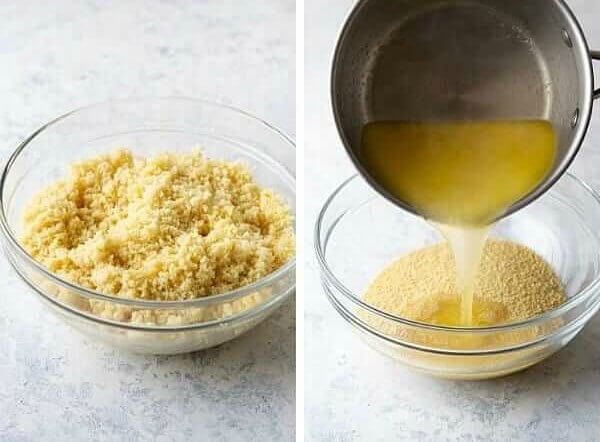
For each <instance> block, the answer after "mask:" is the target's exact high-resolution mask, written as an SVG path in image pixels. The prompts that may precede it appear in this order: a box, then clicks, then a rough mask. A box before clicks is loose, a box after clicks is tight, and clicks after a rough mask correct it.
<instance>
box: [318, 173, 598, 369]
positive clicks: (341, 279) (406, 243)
mask: <svg viewBox="0 0 600 442" xmlns="http://www.w3.org/2000/svg"><path fill="white" fill-rule="evenodd" d="M598 226H600V200H599V196H598V195H597V194H596V193H595V192H594V191H593V190H591V189H590V188H589V187H588V186H587V185H586V184H585V183H583V182H582V181H581V180H579V179H578V178H576V177H575V176H573V175H569V174H566V175H564V176H563V177H562V178H561V180H560V181H558V182H557V183H556V185H554V187H553V188H552V189H551V190H550V191H549V192H548V193H546V194H545V195H544V196H542V197H541V198H540V199H538V200H536V201H535V202H533V203H532V204H530V205H528V206H527V207H525V208H524V209H522V210H520V211H518V212H516V213H515V214H513V215H511V216H509V217H507V218H505V219H503V220H501V221H500V222H499V223H498V224H497V225H496V226H495V227H494V229H493V230H492V234H491V236H492V237H493V238H500V239H508V240H512V241H515V242H517V243H520V244H524V245H526V246H528V247H530V248H531V249H533V250H535V251H536V252H537V253H538V254H539V255H541V256H542V257H543V258H545V259H546V261H547V262H548V263H550V265H551V266H552V267H553V268H554V270H555V271H556V273H557V274H558V275H559V276H560V278H561V280H562V281H563V284H564V286H565V290H566V293H567V296H568V300H567V301H566V302H565V303H564V304H563V305H561V306H560V307H559V308H557V309H555V310H552V311H549V312H546V313H545V314H543V315H541V316H538V317H535V318H532V319H529V320H526V321H521V322H512V323H508V324H503V325H498V326H493V327H486V328H459V327H444V326H434V325H431V324H425V323H420V322H416V321H411V320H408V319H405V318H401V317H398V316H394V315H392V314H388V313H386V312H384V311H381V310H379V309H377V308H375V307H374V306H372V305H369V304H368V303H366V302H364V301H363V299H362V297H363V294H364V293H365V291H366V289H367V287H368V285H369V283H370V282H371V281H372V280H373V278H374V277H375V276H376V275H377V274H378V273H379V271H381V270H382V269H383V268H384V267H385V266H387V265H388V264H390V263H391V262H392V261H394V260H395V259H397V258H399V257H400V256H402V255H405V254H407V253H409V252H411V251H413V250H415V249H419V248H421V247H424V246H427V245H431V244H433V243H436V242H440V241H441V240H442V239H441V236H440V235H439V234H438V233H437V232H436V230H434V229H433V228H432V227H431V226H430V225H429V224H428V223H427V222H425V221H424V220H423V219H421V218H419V217H416V216H414V215H412V214H409V213H408V212H406V211H403V210H401V209H399V208H397V207H396V206H394V205H392V204H391V203H389V202H388V201H387V200H385V199H384V198H381V197H380V196H378V195H377V194H376V193H375V191H373V190H372V189H371V188H370V187H369V186H368V184H366V183H365V181H364V180H363V179H361V178H359V177H358V176H354V177H351V178H350V179H348V180H347V181H346V182H344V183H343V184H342V185H341V186H340V187H339V188H338V189H337V190H336V191H335V192H334V193H333V194H332V195H331V197H329V199H328V200H327V202H326V203H325V205H324V207H323V209H322V210H321V213H320V215H319V217H318V220H317V223H316V229H315V248H316V255H317V260H318V264H319V267H320V271H321V281H322V285H323V288H324V290H325V293H326V294H327V296H328V298H329V300H330V301H331V303H332V305H333V306H334V307H335V310H336V311H337V312H338V313H339V314H340V315H341V316H342V317H343V318H344V319H345V320H346V321H347V322H348V323H349V324H350V325H351V326H352V328H353V330H355V331H356V332H358V334H359V335H360V336H361V337H362V338H364V339H365V340H366V342H367V343H368V344H369V345H371V346H372V347H374V348H376V349H377V350H379V351H381V352H383V353H385V354H386V355H388V356H391V357H392V358H394V359H396V360H398V361H400V362H402V363H404V364H406V365H408V366H409V367H412V368H414V369H416V370H419V371H422V372H425V373H428V374H431V375H434V376H440V377H445V378H452V379H486V378H493V377H498V376H503V375H507V374H509V373H512V372H516V371H518V370H522V369H525V368H527V367H529V366H531V365H533V364H535V363H537V362H540V361H541V360H543V359H545V358H547V357H548V356H550V355H551V354H553V353H554V352H556V351H557V350H559V349H560V348H562V347H563V346H565V345H566V344H567V343H568V342H569V341H570V340H571V339H573V337H574V336H575V335H576V334H577V333H578V332H579V331H580V330H581V329H582V327H583V326H584V324H585V323H586V322H587V321H588V320H589V319H590V317H591V316H592V315H593V314H594V313H595V312H596V311H597V310H598V307H599V302H600V296H599V294H600V278H599V276H600V255H599V251H600V235H599V232H600V230H599V229H598Z"/></svg>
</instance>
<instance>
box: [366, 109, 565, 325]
mask: <svg viewBox="0 0 600 442" xmlns="http://www.w3.org/2000/svg"><path fill="white" fill-rule="evenodd" d="M361 148H362V151H361V154H362V156H363V163H364V165H365V167H366V169H367V172H368V173H369V174H370V175H371V177H372V178H373V179H375V180H376V181H377V182H378V183H379V184H380V185H381V186H383V187H384V188H385V189H386V190H387V191H388V192H389V193H390V194H392V195H393V196H395V197H397V198H398V199H400V200H401V201H403V202H405V203H408V204H409V205H410V206H412V207H413V208H415V209H416V211H417V212H419V213H420V214H421V215H423V216H424V217H425V218H427V219H428V220H430V221H431V222H432V223H433V224H434V225H435V226H436V227H437V228H438V230H440V232H441V233H442V234H443V235H444V236H445V237H446V239H447V240H448V242H449V244H450V246H451V248H452V251H453V253H454V257H455V263H456V270H457V286H458V290H459V294H460V299H459V301H457V303H451V302H450V303H449V304H448V305H445V304H443V305H442V304H440V306H441V307H440V308H439V309H438V310H436V313H435V314H434V315H433V316H432V317H431V318H429V320H430V322H432V323H436V324H443V325H451V326H457V325H462V326H477V325H489V324H488V323H485V321H482V320H481V318H484V317H495V316H497V315H491V316H490V315H488V316H486V315H485V314H484V313H483V310H484V309H485V308H486V307H485V306H483V307H482V306H481V305H480V304H477V303H475V304H474V293H473V292H474V285H475V278H476V276H477V271H478V268H479V264H480V261H481V255H482V252H483V248H484V246H485V241H486V238H487V235H488V232H489V230H490V227H491V224H492V223H493V222H494V220H496V219H497V218H498V217H500V216H501V215H502V214H503V213H505V212H506V210H507V209H508V208H509V207H510V206H511V205H513V204H514V203H516V202H517V201H519V200H520V199H521V198H523V197H524V196H526V195H527V194H528V193H529V192H531V191H532V190H534V189H535V188H536V186H537V185H539V184H540V183H541V182H542V180H543V179H544V177H545V176H546V175H547V174H548V172H549V171H550V169H551V167H552V165H553V163H554V160H555V156H556V135H555V132H554V130H553V128H552V126H551V124H550V123H548V122H546V121H539V120H526V121H482V122H480V121H473V122H456V123H436V122H388V121H384V122H374V123H369V124H367V125H366V126H365V127H364V128H363V133H362V146H361ZM474 306H475V307H474ZM487 307H490V306H487ZM496 310H497V309H496ZM488 313H489V312H488Z"/></svg>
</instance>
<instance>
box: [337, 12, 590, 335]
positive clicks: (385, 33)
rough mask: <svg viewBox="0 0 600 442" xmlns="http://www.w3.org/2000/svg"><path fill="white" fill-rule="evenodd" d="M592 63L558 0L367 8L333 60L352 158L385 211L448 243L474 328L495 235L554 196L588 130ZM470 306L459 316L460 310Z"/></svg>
mask: <svg viewBox="0 0 600 442" xmlns="http://www.w3.org/2000/svg"><path fill="white" fill-rule="evenodd" d="M597 55H598V54H597V53H595V52H592V55H591V56H590V51H589V50H588V46H587V44H586V41H585V38H584V36H583V34H582V32H581V28H580V26H579V25H578V23H577V21H576V20H575V17H574V16H573V14H572V13H571V11H570V10H569V9H568V6H567V5H566V4H565V2H564V1H562V0H550V1H548V0H531V1H528V2H522V1H517V0H474V1H468V2H462V1H456V2H439V1H435V0H407V1H403V2H389V1H387V0H360V1H359V2H358V3H357V4H356V6H355V8H354V9H353V11H352V12H351V13H350V15H349V17H348V19H347V20H346V23H345V25H344V28H343V29H342V32H341V35H340V37H339V39H338V44H337V47H336V50H335V54H334V59H333V66H332V77H331V95H332V104H333V112H334V117H335V121H336V125H337V128H338V131H339V133H340V136H341V139H342V141H343V143H344V146H345V148H346V150H347V152H348V153H349V155H350V157H351V159H352V161H353V162H354V164H355V165H356V166H357V169H358V170H359V172H360V173H361V174H362V175H363V176H364V177H365V178H366V179H367V181H368V182H369V184H371V186H372V187H373V188H374V189H375V190H377V191H378V192H379V193H380V194H382V195H383V196H385V197H386V198H387V199H389V200H390V201H392V202H393V203H395V204H396V205H398V206H399V207H401V208H403V209H405V210H408V211H410V212H412V213H415V214H417V215H421V216H423V217H425V218H426V219H428V220H429V221H431V222H433V223H435V224H436V226H437V227H438V228H439V229H440V230H441V231H442V232H443V234H444V235H445V236H446V238H447V239H448V240H449V241H450V243H451V245H452V247H453V249H454V253H455V258H456V259H455V260H456V262H457V267H458V271H459V273H460V275H461V276H460V277H459V278H458V283H457V285H458V286H459V287H458V290H459V291H460V292H461V293H462V301H461V302H460V303H457V305H455V306H452V307H451V308H452V309H455V310H456V311H452V312H445V317H453V316H456V317H457V318H458V319H457V321H456V324H452V325H467V326H469V325H477V324H472V323H471V312H472V310H473V308H472V291H473V287H472V286H473V280H474V275H475V274H476V267H477V265H478V264H477V263H478V261H479V258H480V255H481V250H482V247H483V245H484V243H485V238H486V236H487V230H488V229H487V228H486V226H489V225H490V224H492V223H493V222H495V221H497V220H498V219H500V218H502V217H504V216H506V215H508V214H510V213H513V212H514V211H516V210H518V209H520V208H522V207H524V206H526V205H527V204H529V203H530V202H532V201H533V200H535V199H536V198H538V197H539V196H540V195H542V194H543V193H544V192H546V191H547V190H548V189H549V188H550V187H551V186H552V185H553V184H554V183H555V182H556V181H557V180H558V179H559V178H560V176H561V175H562V174H563V173H564V172H565V171H566V169H567V167H568V166H569V164H570V163H571V161H572V160H573V158H574V157H575V155H576V154H577V152H578V150H579V147H580V146H581V143H582V141H583V138H584V135H585V133H586V131H587V128H588V124H589V120H590V115H591V107H592V102H593V98H597V97H598V96H599V95H600V93H599V92H598V91H594V88H593V72H592V68H591V63H590V58H597ZM459 304H462V305H459Z"/></svg>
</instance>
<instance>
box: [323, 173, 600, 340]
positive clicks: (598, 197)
mask: <svg viewBox="0 0 600 442" xmlns="http://www.w3.org/2000/svg"><path fill="white" fill-rule="evenodd" d="M563 177H564V178H568V179H571V180H574V181H575V182H576V183H577V185H579V186H580V187H581V188H582V189H583V191H585V192H587V193H588V194H589V195H591V196H592V197H593V199H594V200H595V201H596V203H597V205H598V206H599V207H600V194H598V193H597V192H596V191H595V190H594V189H593V188H591V187H590V186H589V185H588V184H587V183H585V182H584V181H583V180H581V179H580V178H578V177H577V176H575V175H573V174H571V173H569V172H567V173H565V174H564V176H563ZM358 178H360V176H359V175H358V174H354V175H352V176H350V177H349V178H347V179H346V180H344V181H343V182H342V184H340V185H339V186H338V187H337V188H336V189H335V190H334V191H333V193H332V194H331V195H330V196H329V197H328V198H327V200H326V201H325V203H324V204H323V207H322V208H321V210H320V212H319V215H318V217H317V220H316V222H315V228H314V248H315V254H316V256H317V262H318V264H319V267H320V269H321V272H322V273H323V275H324V276H325V278H326V279H327V281H328V282H329V283H331V284H332V285H333V286H334V287H335V288H336V289H337V290H338V291H340V292H341V293H342V294H343V295H344V296H345V297H346V298H348V299H349V300H350V301H351V302H353V303H354V304H356V305H357V306H359V307H361V308H364V309H365V310H367V311H369V312H370V313H373V314H375V315H377V316H380V317H383V318H385V319H388V320H391V321H395V322H398V323H401V324H404V325H408V326H411V327H415V328H421V329H428V330H437V331H445V332H469V333H485V332H490V331H507V330H509V329H517V328H522V327H529V326H532V325H537V324H538V323H541V322H544V321H546V320H548V319H552V318H555V317H557V316H560V315H562V314H563V313H564V312H566V311H567V310H569V309H571V308H572V307H574V306H576V305H578V304H579V303H580V302H582V301H583V300H585V299H586V298H587V297H588V296H589V295H592V294H593V293H594V290H597V289H598V288H600V275H599V276H597V277H596V278H595V279H594V280H593V281H591V282H590V283H589V284H588V285H587V286H586V287H584V288H583V289H581V290H580V291H579V292H577V293H576V294H575V295H574V296H572V297H571V298H569V299H568V300H567V301H566V302H565V303H564V304H562V305H560V306H559V307H557V308H555V309H553V310H549V311H547V312H545V313H543V314H541V315H538V316H534V317H533V318H529V319H525V320H522V321H513V322H508V323H505V324H501V325H494V326H487V327H450V326H444V325H434V324H429V323H426V322H420V321H414V320H411V319H407V318H403V317H401V316H396V315H393V314H391V313H387V312H385V311H383V310H380V309H378V308H376V307H374V306H372V305H371V304H368V303H366V302H364V301H363V300H362V299H361V298H360V297H359V296H357V295H356V294H355V293H354V292H353V291H352V290H350V289H348V288H347V287H346V286H345V285H344V284H343V283H342V281H341V280H340V279H338V277H337V276H336V275H335V274H334V272H333V271H332V270H331V269H330V267H329V265H328V264H327V259H326V258H325V253H324V249H325V248H326V247H327V242H328V241H329V236H330V235H331V232H332V229H333V228H334V227H335V226H336V224H337V223H338V222H339V220H340V219H341V217H342V216H343V215H344V214H345V213H346V211H344V213H343V214H342V215H340V216H339V217H338V218H337V219H336V220H334V221H333V223H332V224H331V227H329V230H328V231H327V232H326V236H325V237H324V240H323V243H321V232H322V223H323V219H324V217H325V214H326V213H327V210H328V209H329V206H330V205H331V203H332V202H333V200H334V199H335V197H336V196H337V195H338V193H340V192H341V191H342V190H343V189H344V188H345V187H346V186H347V185H348V184H349V183H350V182H352V181H353V180H355V179H358ZM374 196H375V197H377V195H374ZM414 216H416V215H414ZM332 296H335V295H332ZM346 310H347V309H346Z"/></svg>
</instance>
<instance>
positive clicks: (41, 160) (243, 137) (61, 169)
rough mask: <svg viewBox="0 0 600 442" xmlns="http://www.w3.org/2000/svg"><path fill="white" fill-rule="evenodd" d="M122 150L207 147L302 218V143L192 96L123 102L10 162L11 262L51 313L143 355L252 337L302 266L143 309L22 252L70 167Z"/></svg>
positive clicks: (44, 135)
mask: <svg viewBox="0 0 600 442" xmlns="http://www.w3.org/2000/svg"><path fill="white" fill-rule="evenodd" d="M118 147H127V148H129V149H130V150H131V151H132V152H133V153H134V155H138V156H151V155H153V154H158V153H162V152H167V151H169V152H186V151H188V152H189V151H190V150H191V149H193V148H195V147H201V148H202V149H203V150H204V151H205V152H206V154H207V155H208V156H209V157H211V158H219V159H226V160H231V161H241V162H243V163H244V164H246V165H247V166H248V167H249V169H250V171H251V172H252V174H253V176H254V177H255V179H256V180H257V181H258V182H259V184H261V185H262V186H264V187H268V188H271V189H274V190H275V191H276V192H277V193H278V194H279V195H280V196H281V197H282V198H283V200H284V201H285V202H286V203H287V204H288V205H289V206H290V207H291V209H292V211H293V212H294V210H295V178H294V176H295V149H294V144H293V142H292V141H291V140H290V139H289V138H288V137H286V136H285V135H284V134H282V133H281V132H279V131H278V130H277V129H275V128H273V127H272V126H270V125H268V124H267V123H265V122H263V121H261V120H259V119H257V118H255V117H253V116H251V115H249V114H247V113H245V112H242V111H239V110H237V109H233V108H231V107H227V106H222V105H219V104H215V103H210V102H205V101H200V100H191V99H183V98H181V99H180V98H175V99H172V98H169V99H139V100H122V101H112V102H107V103H103V104H98V105H94V106H90V107H86V108H83V109H80V110H76V111H74V112H71V113H69V114H67V115H64V116H62V117H59V118H57V119H56V120H54V121H52V122H50V123H48V124H47V125H45V126H43V127H42V128H40V129H39V130H37V131H36V132H35V133H34V134H32V135H31V136H30V137H29V138H28V139H27V140H25V141H24V142H23V143H22V144H21V145H20V146H19V147H18V148H17V150H16V151H15V153H14V154H13V155H12V156H11V157H10V158H9V160H8V162H7V164H6V166H5V168H4V171H3V173H2V177H1V179H0V197H1V198H2V204H1V207H0V225H1V228H2V245H3V248H4V251H5V254H6V256H7V258H8V261H9V262H10V264H11V265H12V266H13V268H14V270H15V271H16V272H17V273H18V275H19V276H20V277H21V279H22V280H23V281H24V282H25V283H26V285H27V286H28V287H29V288H31V290H32V291H33V292H34V293H37V294H38V295H39V297H40V299H41V300H43V301H44V303H45V304H46V305H48V306H49V307H51V309H52V311H54V312H55V313H56V314H58V315H60V316H61V317H62V318H64V319H65V321H67V322H68V323H69V324H71V325H72V326H73V327H75V328H76V329H78V330H80V331H82V332H83V333H85V334H87V335H89V336H91V337H94V338H99V339H102V340H104V341H106V342H109V343H111V344H114V345H117V346H120V347H124V348H126V349H129V350H131V351H134V352H138V353H151V354H174V353H184V352H189V351H195V350H200V349H204V348H208V347H212V346H214V345H218V344H220V343H223V342H225V341H228V340H230V339H232V338H235V337H236V336H239V335H240V334H242V333H244V332H246V331H248V330H249V329H251V328H252V327H254V326H255V325H257V324H258V323H259V322H261V321H262V320H263V319H265V318H266V317H267V316H269V314H270V313H272V312H273V311H274V310H275V309H276V308H277V307H278V306H279V305H280V304H281V303H282V302H283V301H284V300H285V299H286V298H287V297H288V296H289V295H290V294H291V293H292V291H293V290H294V286H295V279H294V273H295V260H294V259H292V260H290V261H289V262H288V263H286V264H285V265H284V266H283V267H281V268H279V269H278V270H276V271H275V272H273V273H271V274H270V275H268V276H266V277H265V278H263V279H261V280H259V281H257V282H256V283H254V284H252V285H249V286H246V287H242V288H240V289H238V290H234V291H232V292H229V293H223V294H219V295H215V296H211V297H207V298H202V299H197V300H190V301H180V302H178V301H169V302H158V301H142V300H134V299H122V298H117V297H114V296H110V295H106V294H103V293H98V292H95V291H93V290H89V289H86V288H84V287H80V286H77V285H74V284H72V283H70V282H69V281H66V280H64V279H62V278H61V277H60V276H57V275H55V274H52V273H51V272H49V271H48V270H47V269H45V268H44V267H43V266H41V265H40V264H39V263H37V262H36V261H34V260H33V259H32V258H31V257H30V256H29V255H28V254H27V252H26V251H25V250H24V249H23V248H22V247H21V246H20V244H19V242H18V235H19V229H20V223H21V217H22V215H23V209H24V206H25V205H26V204H27V203H28V201H30V199H31V198H32V196H33V195H34V194H36V193H37V192H38V191H39V190H41V189H42V188H43V187H45V186H47V185H48V184H50V183H51V182H53V181H55V180H57V179H59V178H62V177H64V176H65V175H66V174H67V172H68V165H69V164H70V163H73V162H75V161H78V160H82V159H87V158H92V157H94V156H97V155H99V154H102V153H106V152H108V151H111V150H113V149H115V148H118Z"/></svg>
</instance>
